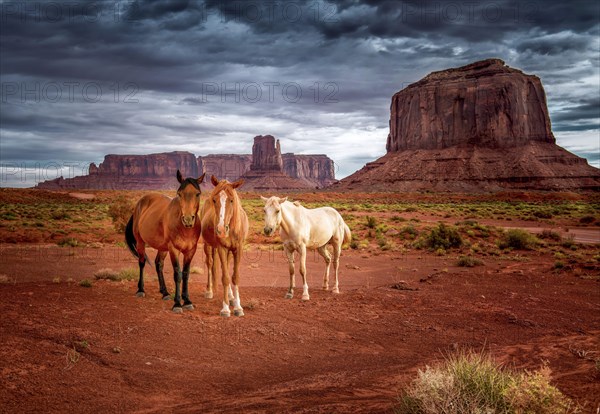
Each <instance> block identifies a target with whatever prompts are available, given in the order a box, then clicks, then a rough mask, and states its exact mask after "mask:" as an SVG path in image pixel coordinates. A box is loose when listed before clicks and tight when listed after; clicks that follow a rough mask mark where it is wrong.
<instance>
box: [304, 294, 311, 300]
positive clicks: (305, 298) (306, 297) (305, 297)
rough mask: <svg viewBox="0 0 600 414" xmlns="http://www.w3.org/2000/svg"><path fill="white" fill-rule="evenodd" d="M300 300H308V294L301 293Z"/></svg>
mask: <svg viewBox="0 0 600 414" xmlns="http://www.w3.org/2000/svg"><path fill="white" fill-rule="evenodd" d="M302 300H310V296H308V295H302Z"/></svg>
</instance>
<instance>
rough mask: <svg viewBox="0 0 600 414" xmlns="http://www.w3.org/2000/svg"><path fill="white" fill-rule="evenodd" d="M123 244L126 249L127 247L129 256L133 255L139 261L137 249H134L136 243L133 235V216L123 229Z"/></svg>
mask: <svg viewBox="0 0 600 414" xmlns="http://www.w3.org/2000/svg"><path fill="white" fill-rule="evenodd" d="M125 242H126V243H127V247H129V251H130V252H131V254H133V255H134V256H135V257H137V258H138V259H139V257H140V255H139V254H138V252H137V249H136V248H135V245H136V241H135V236H134V235H133V215H132V216H131V218H130V219H129V221H128V222H127V226H126V227H125Z"/></svg>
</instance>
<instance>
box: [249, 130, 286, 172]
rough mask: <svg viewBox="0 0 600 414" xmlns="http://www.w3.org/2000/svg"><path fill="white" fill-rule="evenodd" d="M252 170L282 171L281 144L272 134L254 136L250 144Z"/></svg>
mask: <svg viewBox="0 0 600 414" xmlns="http://www.w3.org/2000/svg"><path fill="white" fill-rule="evenodd" d="M250 169H251V170H252V171H283V161H282V159H281V146H280V145H279V140H275V137H273V136H272V135H264V136H263V135H258V136H256V137H254V144H253V145H252V165H250Z"/></svg>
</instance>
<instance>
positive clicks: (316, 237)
mask: <svg viewBox="0 0 600 414" xmlns="http://www.w3.org/2000/svg"><path fill="white" fill-rule="evenodd" d="M261 198H262V200H263V201H264V202H265V228H264V232H265V234H266V235H267V236H270V235H271V234H273V233H274V232H275V230H277V228H278V227H279V229H280V230H279V235H280V236H281V240H282V241H283V246H284V249H285V253H286V255H287V258H288V262H289V266H290V289H289V290H288V293H287V294H286V295H285V297H286V298H287V299H291V298H292V297H294V288H295V287H296V284H295V281H294V252H295V251H297V252H298V253H299V254H300V274H301V275H302V283H303V291H302V300H309V299H310V296H309V295H308V284H307V283H306V249H307V248H312V249H317V251H318V252H319V254H320V255H321V256H322V257H323V259H325V263H326V264H327V267H326V268H325V277H324V278H323V290H329V265H330V264H331V254H330V253H329V250H327V245H328V244H331V245H332V246H333V268H334V270H335V284H334V286H333V293H340V289H339V287H338V268H339V264H340V254H341V252H342V244H344V243H348V242H349V241H350V240H351V238H352V235H351V234H350V229H349V228H348V226H347V225H346V223H345V222H344V219H343V218H342V216H341V215H340V213H338V212H337V211H336V210H335V209H333V208H331V207H320V208H314V209H307V208H304V207H302V206H301V205H300V203H298V202H295V203H291V202H289V201H287V197H286V198H279V197H275V196H273V197H271V198H265V197H262V196H261Z"/></svg>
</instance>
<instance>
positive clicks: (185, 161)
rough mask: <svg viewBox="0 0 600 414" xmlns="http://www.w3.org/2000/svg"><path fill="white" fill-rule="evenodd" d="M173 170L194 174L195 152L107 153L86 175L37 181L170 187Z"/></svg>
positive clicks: (111, 186) (133, 187)
mask: <svg viewBox="0 0 600 414" xmlns="http://www.w3.org/2000/svg"><path fill="white" fill-rule="evenodd" d="M177 170H180V171H181V172H182V173H183V174H184V175H185V176H186V177H197V176H198V163H197V161H196V156H195V155H194V154H192V153H190V152H182V151H176V152H169V153H159V154H149V155H116V154H109V155H106V156H105V157H104V161H103V162H102V163H101V164H100V165H99V166H96V165H95V164H94V163H91V164H90V167H89V175H83V176H78V177H73V178H67V179H65V178H63V177H58V178H55V179H54V180H50V181H45V182H43V183H40V184H38V185H37V187H38V188H43V189H48V190H52V189H61V188H67V189H83V188H90V189H108V190H116V189H127V190H143V189H149V188H152V189H157V190H163V189H173V188H174V187H175V185H176V184H177V179H176V178H175V176H176V174H177Z"/></svg>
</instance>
